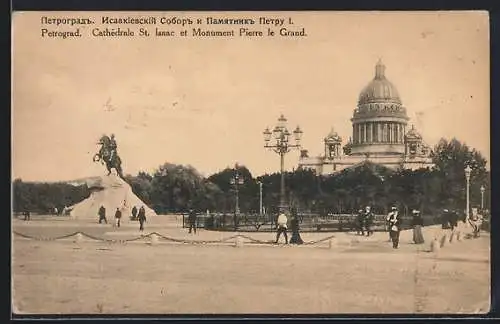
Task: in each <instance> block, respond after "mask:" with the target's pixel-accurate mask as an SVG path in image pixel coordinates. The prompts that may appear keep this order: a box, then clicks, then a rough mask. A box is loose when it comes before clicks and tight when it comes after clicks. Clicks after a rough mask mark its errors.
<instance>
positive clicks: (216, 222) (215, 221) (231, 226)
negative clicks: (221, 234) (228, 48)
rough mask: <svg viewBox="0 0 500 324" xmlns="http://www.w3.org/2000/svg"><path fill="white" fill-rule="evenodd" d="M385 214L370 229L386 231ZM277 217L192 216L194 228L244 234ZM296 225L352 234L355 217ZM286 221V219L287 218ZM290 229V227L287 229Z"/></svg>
mask: <svg viewBox="0 0 500 324" xmlns="http://www.w3.org/2000/svg"><path fill="white" fill-rule="evenodd" d="M182 216H183V217H182V227H183V228H186V227H189V221H188V215H187V214H183V215H182ZM386 217H387V215H374V219H373V223H372V226H371V227H372V230H373V231H387V222H386ZM276 219H277V215H272V214H263V215H260V214H247V213H246V214H240V215H237V216H236V215H235V214H222V213H211V214H200V215H198V216H197V217H196V227H197V228H204V229H207V230H216V231H234V230H238V231H248V232H255V231H260V232H268V231H274V230H275V229H276ZM298 219H299V226H300V230H301V231H302V232H317V231H324V232H339V231H340V232H343V231H356V230H357V227H358V224H357V220H356V219H357V216H356V215H355V214H329V215H320V214H312V213H300V214H298ZM423 219H424V226H429V225H435V224H440V219H439V217H432V216H427V217H423ZM289 220H290V219H289ZM401 221H402V223H401V227H402V229H409V228H411V226H412V225H411V221H412V218H411V217H409V216H402V217H401ZM289 227H290V226H289Z"/></svg>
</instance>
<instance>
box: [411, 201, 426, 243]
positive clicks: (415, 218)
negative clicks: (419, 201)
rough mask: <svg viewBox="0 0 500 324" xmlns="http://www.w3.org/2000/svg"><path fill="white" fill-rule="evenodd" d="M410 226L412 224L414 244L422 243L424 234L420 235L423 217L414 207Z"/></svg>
mask: <svg viewBox="0 0 500 324" xmlns="http://www.w3.org/2000/svg"><path fill="white" fill-rule="evenodd" d="M412 226H413V242H414V243H415V244H423V243H424V236H423V235H422V226H424V219H423V218H422V216H421V215H420V211H419V210H417V209H414V210H413V211H412Z"/></svg>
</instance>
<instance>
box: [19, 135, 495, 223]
mask: <svg viewBox="0 0 500 324" xmlns="http://www.w3.org/2000/svg"><path fill="white" fill-rule="evenodd" d="M432 160H433V163H434V165H435V166H434V167H433V168H425V169H419V170H415V171H412V170H397V171H395V170H391V169H388V168H385V167H383V166H381V165H377V164H373V163H369V162H366V163H363V164H361V165H360V166H359V167H356V168H350V169H345V170H343V171H341V172H338V173H336V174H332V175H316V174H315V172H314V171H312V170H306V169H298V170H294V171H293V172H286V173H285V182H286V199H287V201H288V202H289V203H290V205H292V206H294V207H296V208H297V209H298V210H299V211H300V212H310V213H319V214H327V213H352V212H356V211H357V210H358V209H360V208H362V207H364V206H365V205H370V206H371V207H372V210H373V211H374V212H375V213H378V214H385V213H387V212H388V208H390V207H391V206H392V205H397V206H398V207H399V208H400V210H402V211H403V213H405V214H407V213H408V212H409V211H410V210H411V209H414V208H417V209H419V210H421V211H422V212H423V213H425V214H435V213H437V212H439V210H441V209H443V208H448V209H456V210H457V211H460V212H462V211H463V210H464V209H465V204H466V203H465V199H466V193H465V190H466V185H465V171H464V167H465V165H466V163H469V165H470V167H471V169H472V172H471V178H470V184H471V186H470V201H471V206H478V205H480V203H481V192H480V187H481V185H484V186H485V187H486V188H490V175H489V172H488V171H487V169H486V160H485V158H484V157H483V156H482V155H481V154H480V152H478V151H476V150H475V149H472V148H470V147H468V146H467V145H466V144H465V143H461V142H460V141H458V140H457V139H452V140H449V141H448V140H445V139H441V140H440V141H439V143H438V144H437V145H436V146H435V147H434V149H433V152H432ZM236 171H237V172H238V174H239V177H240V178H241V179H243V183H242V184H240V185H238V196H239V207H240V210H241V212H244V213H258V211H259V206H260V193H259V191H260V188H259V183H261V184H262V204H263V206H264V207H265V208H266V210H267V212H271V213H275V212H276V208H277V206H278V203H279V199H280V197H279V194H280V177H281V175H280V174H279V172H276V173H271V174H264V175H260V176H257V177H254V176H253V175H252V174H251V172H250V171H249V170H248V168H246V167H245V166H244V165H241V166H238V167H237V170H236V169H235V168H226V169H224V170H222V171H220V172H217V173H215V174H212V175H210V176H209V177H203V176H202V175H201V174H200V173H199V172H198V171H197V170H196V169H194V168H193V167H191V166H184V165H177V164H171V163H165V164H163V165H161V166H160V167H159V168H158V169H157V170H155V171H154V172H153V173H151V174H150V173H147V172H139V173H138V174H137V175H127V176H126V177H125V180H126V181H127V182H128V183H129V184H130V186H131V187H132V191H133V192H134V193H135V194H136V195H137V196H138V197H139V198H140V199H141V200H143V201H144V203H146V204H147V205H148V206H150V207H151V208H153V209H154V210H155V212H156V213H158V214H167V213H175V212H185V211H186V210H187V209H189V208H193V209H196V210H198V211H200V212H202V211H203V212H204V211H206V210H209V211H212V212H221V213H233V212H234V210H235V204H236V192H235V189H236V188H235V185H234V184H232V183H231V178H233V177H234V175H235V172H236ZM88 194H89V190H88V188H86V187H85V186H80V187H74V186H70V185H61V184H36V185H34V184H29V183H23V182H22V181H21V180H19V179H18V180H16V181H15V182H14V201H15V203H14V207H15V210H16V208H17V210H19V209H23V208H35V209H40V210H42V209H45V208H48V207H49V206H51V205H53V204H57V203H59V204H61V203H64V204H66V205H68V206H69V205H71V204H72V203H75V202H78V201H79V200H82V199H84V198H86V197H88ZM485 204H486V206H489V204H490V202H489V195H485Z"/></svg>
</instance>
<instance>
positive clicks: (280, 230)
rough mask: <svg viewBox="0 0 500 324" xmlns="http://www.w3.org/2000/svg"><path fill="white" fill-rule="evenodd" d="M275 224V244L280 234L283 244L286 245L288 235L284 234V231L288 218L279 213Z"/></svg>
mask: <svg viewBox="0 0 500 324" xmlns="http://www.w3.org/2000/svg"><path fill="white" fill-rule="evenodd" d="M276 223H277V225H278V226H277V233H276V244H277V243H278V241H279V239H280V236H281V233H283V235H284V236H285V244H288V235H287V233H286V230H287V228H288V226H287V223H288V218H287V217H286V215H285V213H284V212H281V213H280V214H279V216H278V221H277V222H276Z"/></svg>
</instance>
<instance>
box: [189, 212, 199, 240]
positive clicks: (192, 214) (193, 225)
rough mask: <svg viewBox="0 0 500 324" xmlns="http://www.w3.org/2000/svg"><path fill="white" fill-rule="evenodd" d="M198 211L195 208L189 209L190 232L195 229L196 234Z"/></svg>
mask: <svg viewBox="0 0 500 324" xmlns="http://www.w3.org/2000/svg"><path fill="white" fill-rule="evenodd" d="M196 217H197V215H196V212H195V210H194V209H193V208H190V209H189V216H188V221H189V233H191V230H194V234H196Z"/></svg>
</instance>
